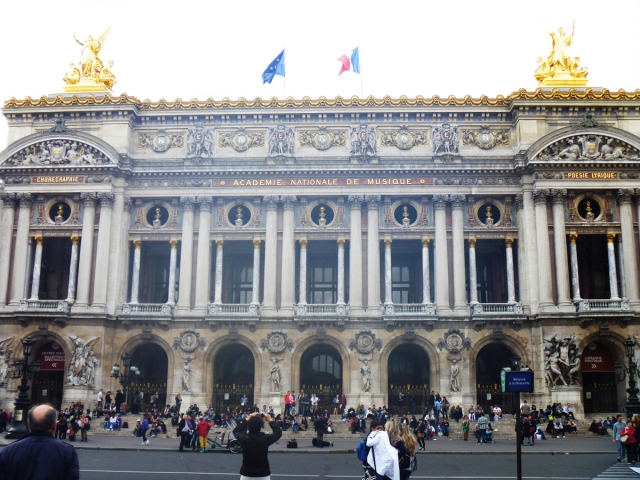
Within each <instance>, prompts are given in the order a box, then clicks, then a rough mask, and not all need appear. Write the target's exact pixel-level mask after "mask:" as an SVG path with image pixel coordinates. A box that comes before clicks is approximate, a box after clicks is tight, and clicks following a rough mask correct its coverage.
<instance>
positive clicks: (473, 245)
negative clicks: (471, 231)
mask: <svg viewBox="0 0 640 480" xmlns="http://www.w3.org/2000/svg"><path fill="white" fill-rule="evenodd" d="M467 241H468V242H469V248H476V239H475V238H469V239H468V240H467Z"/></svg>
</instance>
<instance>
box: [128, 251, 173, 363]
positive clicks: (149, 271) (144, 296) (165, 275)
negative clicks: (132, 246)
mask: <svg viewBox="0 0 640 480" xmlns="http://www.w3.org/2000/svg"><path fill="white" fill-rule="evenodd" d="M140 253H141V257H142V259H141V264H140V293H139V296H138V299H139V302H140V303H166V302H167V299H168V298H169V264H170V259H171V245H170V244H169V243H168V242H143V243H142V252H140ZM132 256H133V255H132ZM136 366H137V365H136Z"/></svg>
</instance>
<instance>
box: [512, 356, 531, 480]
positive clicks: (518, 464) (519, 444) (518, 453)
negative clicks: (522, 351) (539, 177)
mask: <svg viewBox="0 0 640 480" xmlns="http://www.w3.org/2000/svg"><path fill="white" fill-rule="evenodd" d="M511 370H512V371H514V372H517V371H518V370H520V357H519V356H517V355H514V356H513V357H511ZM527 370H528V368H527ZM516 469H517V478H518V480H522V416H521V415H520V392H516Z"/></svg>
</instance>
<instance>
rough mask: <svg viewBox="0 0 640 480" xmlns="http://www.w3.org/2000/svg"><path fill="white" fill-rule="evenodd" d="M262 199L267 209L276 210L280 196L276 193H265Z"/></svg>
mask: <svg viewBox="0 0 640 480" xmlns="http://www.w3.org/2000/svg"><path fill="white" fill-rule="evenodd" d="M263 201H264V203H265V205H266V206H267V210H277V209H278V204H279V203H280V197H278V195H265V196H264V198H263Z"/></svg>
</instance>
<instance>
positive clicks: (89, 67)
mask: <svg viewBox="0 0 640 480" xmlns="http://www.w3.org/2000/svg"><path fill="white" fill-rule="evenodd" d="M109 30H111V27H109V28H107V29H106V30H105V31H104V33H103V34H102V35H100V36H99V37H98V38H97V39H94V38H93V37H92V36H91V35H89V36H88V37H87V38H86V40H84V41H83V42H81V41H80V40H78V38H77V37H76V36H75V34H74V35H73V38H74V39H75V40H76V42H78V43H79V44H80V45H82V54H81V58H80V61H79V62H78V64H77V65H76V64H73V63H72V64H71V65H70V66H71V73H67V74H65V76H64V77H62V79H63V80H64V81H65V83H66V85H65V86H64V91H65V92H71V93H77V92H110V91H111V90H112V89H113V85H114V84H115V83H116V76H115V75H114V74H113V73H112V72H111V68H112V67H113V62H112V61H109V62H108V67H107V66H105V65H104V63H103V62H102V60H101V59H100V57H98V54H99V53H100V50H101V49H102V44H103V43H104V41H105V40H106V39H107V35H108V34H109Z"/></svg>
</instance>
